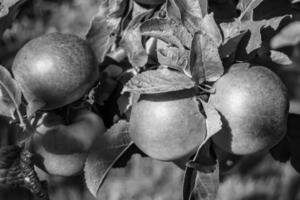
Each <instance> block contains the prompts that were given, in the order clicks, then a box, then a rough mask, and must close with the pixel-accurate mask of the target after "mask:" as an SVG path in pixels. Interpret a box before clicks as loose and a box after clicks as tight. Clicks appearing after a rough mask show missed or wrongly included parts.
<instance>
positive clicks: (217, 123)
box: [201, 101, 222, 138]
mask: <svg viewBox="0 0 300 200" xmlns="http://www.w3.org/2000/svg"><path fill="white" fill-rule="evenodd" d="M201 104H202V107H203V110H204V112H205V115H206V130H207V133H206V138H211V137H212V136H213V135H215V134H217V133H218V132H219V131H220V130H221V129H222V121H221V116H220V114H219V113H218V111H217V110H216V109H215V107H214V106H212V105H211V104H210V103H206V102H204V101H201Z"/></svg>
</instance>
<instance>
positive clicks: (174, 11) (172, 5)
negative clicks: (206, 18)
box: [166, 0, 181, 21]
mask: <svg viewBox="0 0 300 200" xmlns="http://www.w3.org/2000/svg"><path fill="white" fill-rule="evenodd" d="M166 12H167V15H168V18H170V19H175V20H177V21H181V13H180V9H179V7H178V6H177V4H176V2H175V0H167V2H166Z"/></svg>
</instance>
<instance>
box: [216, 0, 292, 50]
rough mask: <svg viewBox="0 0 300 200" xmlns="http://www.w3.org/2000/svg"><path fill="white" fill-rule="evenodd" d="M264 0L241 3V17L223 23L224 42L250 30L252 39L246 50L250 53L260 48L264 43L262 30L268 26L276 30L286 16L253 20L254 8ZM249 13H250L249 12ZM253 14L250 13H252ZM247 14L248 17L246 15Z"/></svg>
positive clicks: (221, 25)
mask: <svg viewBox="0 0 300 200" xmlns="http://www.w3.org/2000/svg"><path fill="white" fill-rule="evenodd" d="M261 2H262V1H261V0H253V1H251V2H250V1H249V0H247V1H245V3H240V4H239V5H240V7H242V9H243V12H242V14H241V15H240V16H239V18H236V19H234V21H233V22H228V23H221V24H220V27H221V29H222V31H223V34H224V42H223V44H225V43H226V42H228V41H229V40H230V39H231V38H234V37H237V36H238V35H240V34H244V33H245V32H247V31H250V39H249V41H248V44H247V46H246V52H247V53H248V54H249V53H250V52H252V51H253V50H255V49H257V48H259V47H260V46H261V43H262V38H261V30H262V29H264V28H266V27H271V28H272V29H274V30H276V29H277V28H278V26H279V24H280V22H281V21H282V20H283V18H285V17H286V15H285V16H280V17H273V18H271V19H262V20H258V21H253V9H254V8H256V7H257V6H258V5H259V4H260V3H261ZM247 13H248V14H247ZM249 13H250V14H251V15H250V14H249ZM246 14H247V17H245V15H246Z"/></svg>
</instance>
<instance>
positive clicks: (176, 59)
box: [157, 40, 189, 71]
mask: <svg viewBox="0 0 300 200" xmlns="http://www.w3.org/2000/svg"><path fill="white" fill-rule="evenodd" d="M188 59H189V51H188V50H184V51H181V50H180V49H179V48H177V47H173V46H169V45H168V44H167V43H165V42H163V41H161V40H157V60H158V62H159V64H161V65H166V66H168V67H170V68H174V69H178V70H180V71H182V70H183V69H184V68H185V67H186V66H187V64H188Z"/></svg>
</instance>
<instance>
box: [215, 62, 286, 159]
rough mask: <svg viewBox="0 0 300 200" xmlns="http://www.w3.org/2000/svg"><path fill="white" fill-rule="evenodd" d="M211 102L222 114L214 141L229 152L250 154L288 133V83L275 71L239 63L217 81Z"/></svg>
mask: <svg viewBox="0 0 300 200" xmlns="http://www.w3.org/2000/svg"><path fill="white" fill-rule="evenodd" d="M214 86H215V89H216V92H215V93H214V94H211V96H210V98H209V103H211V104H212V105H214V106H215V108H216V109H217V110H218V111H219V113H220V115H221V120H222V122H223V126H222V130H221V131H220V132H219V133H217V134H216V135H214V136H213V137H212V138H213V141H214V143H215V144H216V145H217V146H218V147H220V148H221V149H223V150H224V151H227V152H229V153H233V154H237V155H247V154H252V153H257V152H261V151H265V150H268V149H270V148H271V147H272V146H274V145H275V144H277V143H278V142H279V141H280V140H281V139H282V138H283V137H284V135H285V133H286V129H287V115H288V109H289V101H288V96H287V90H286V87H285V85H284V84H283V83H282V82H281V80H280V79H279V78H278V77H277V75H276V74H275V73H273V72H272V71H271V70H269V69H267V68H265V67H262V66H250V65H249V64H247V63H239V64H235V65H233V66H231V67H230V69H229V71H228V72H227V73H226V74H224V75H223V76H222V77H221V78H220V79H219V80H218V81H217V82H216V83H215V85H214Z"/></svg>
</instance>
